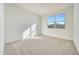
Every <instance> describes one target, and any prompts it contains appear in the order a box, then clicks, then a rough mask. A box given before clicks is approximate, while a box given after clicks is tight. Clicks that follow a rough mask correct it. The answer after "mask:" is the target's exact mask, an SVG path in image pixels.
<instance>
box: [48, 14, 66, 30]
mask: <svg viewBox="0 0 79 59" xmlns="http://www.w3.org/2000/svg"><path fill="white" fill-rule="evenodd" d="M48 28H63V29H64V28H65V14H64V13H61V14H58V15H54V16H48Z"/></svg>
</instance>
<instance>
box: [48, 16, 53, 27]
mask: <svg viewBox="0 0 79 59" xmlns="http://www.w3.org/2000/svg"><path fill="white" fill-rule="evenodd" d="M48 28H54V16H49V17H48Z"/></svg>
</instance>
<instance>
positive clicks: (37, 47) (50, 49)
mask: <svg viewBox="0 0 79 59" xmlns="http://www.w3.org/2000/svg"><path fill="white" fill-rule="evenodd" d="M4 54H5V55H78V52H77V50H76V48H75V45H74V43H73V41H71V40H65V39H59V38H54V37H48V36H44V35H40V36H37V37H33V38H30V39H26V40H19V41H16V42H12V43H8V44H5V49H4Z"/></svg>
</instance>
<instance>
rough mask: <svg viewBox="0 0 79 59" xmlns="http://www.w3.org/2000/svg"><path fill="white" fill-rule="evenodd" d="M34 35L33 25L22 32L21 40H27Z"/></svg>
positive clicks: (34, 26)
mask: <svg viewBox="0 0 79 59" xmlns="http://www.w3.org/2000/svg"><path fill="white" fill-rule="evenodd" d="M35 35H36V24H33V25H32V26H31V27H30V28H28V29H27V30H25V31H24V32H23V39H28V38H31V37H34V36H35Z"/></svg>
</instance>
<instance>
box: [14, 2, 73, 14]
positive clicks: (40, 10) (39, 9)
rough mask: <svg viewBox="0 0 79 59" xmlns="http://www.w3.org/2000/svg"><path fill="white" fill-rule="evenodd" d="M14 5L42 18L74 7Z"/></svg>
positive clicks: (62, 5) (66, 4)
mask: <svg viewBox="0 0 79 59" xmlns="http://www.w3.org/2000/svg"><path fill="white" fill-rule="evenodd" d="M14 5H16V6H18V7H21V8H24V9H26V10H28V11H31V12H33V13H35V14H37V15H40V16H42V15H46V14H49V13H51V12H56V11H59V10H62V9H65V8H68V7H70V6H72V4H71V3H70V4H68V3H16V4H14Z"/></svg>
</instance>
